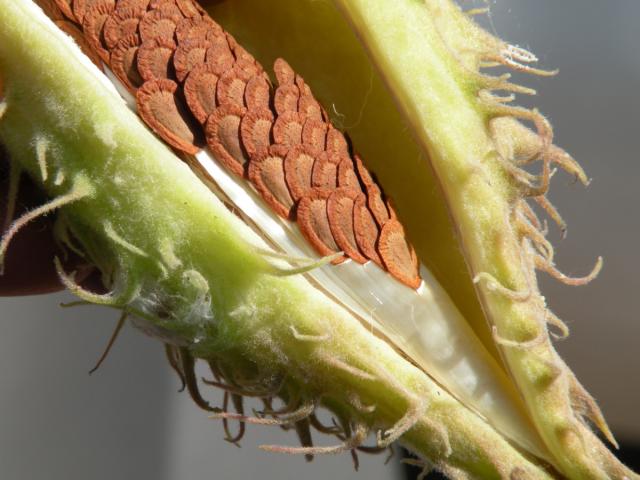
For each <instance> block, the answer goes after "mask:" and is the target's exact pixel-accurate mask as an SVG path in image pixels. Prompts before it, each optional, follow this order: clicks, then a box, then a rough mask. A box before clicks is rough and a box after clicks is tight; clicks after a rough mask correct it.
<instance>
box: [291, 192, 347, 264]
mask: <svg viewBox="0 0 640 480" xmlns="http://www.w3.org/2000/svg"><path fill="white" fill-rule="evenodd" d="M330 195H331V192H330V191H329V190H322V189H314V190H312V191H311V192H309V193H308V194H306V195H305V196H304V197H302V199H300V203H298V208H297V219H298V226H299V227H300V231H301V232H302V235H304V237H305V238H306V239H307V240H308V241H309V243H310V244H311V245H312V246H313V247H314V248H315V249H316V251H317V252H318V253H319V254H320V255H323V256H325V255H332V254H334V253H336V252H338V251H339V248H338V245H337V244H336V241H335V239H334V238H333V233H332V232H331V227H330V226H329V216H328V214H327V200H328V198H329V196H330ZM344 260H345V258H344V257H343V258H339V259H337V260H334V261H333V263H334V264H338V263H342V262H343V261H344Z"/></svg>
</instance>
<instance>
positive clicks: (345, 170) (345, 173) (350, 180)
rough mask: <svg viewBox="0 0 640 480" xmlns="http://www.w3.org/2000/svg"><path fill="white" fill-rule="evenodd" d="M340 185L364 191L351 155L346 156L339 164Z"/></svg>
mask: <svg viewBox="0 0 640 480" xmlns="http://www.w3.org/2000/svg"><path fill="white" fill-rule="evenodd" d="M338 186H339V187H340V188H348V189H350V190H356V191H358V192H362V186H361V185H360V181H359V180H358V175H357V174H356V171H355V170H354V168H353V160H351V158H350V157H344V158H343V159H342V160H341V161H340V163H339V164H338Z"/></svg>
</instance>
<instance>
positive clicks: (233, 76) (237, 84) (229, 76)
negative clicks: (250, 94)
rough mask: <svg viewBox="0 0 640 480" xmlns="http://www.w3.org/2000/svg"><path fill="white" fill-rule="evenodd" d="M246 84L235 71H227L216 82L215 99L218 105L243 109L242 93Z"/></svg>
mask: <svg viewBox="0 0 640 480" xmlns="http://www.w3.org/2000/svg"><path fill="white" fill-rule="evenodd" d="M246 87H247V82H246V81H245V80H243V79H242V78H241V77H240V74H239V72H238V71H237V70H236V69H231V70H227V71H226V72H225V73H224V74H222V76H221V77H220V80H219V81H218V87H217V92H216V98H217V100H218V104H219V105H236V106H238V107H244V106H245V105H244V92H245V89H246Z"/></svg>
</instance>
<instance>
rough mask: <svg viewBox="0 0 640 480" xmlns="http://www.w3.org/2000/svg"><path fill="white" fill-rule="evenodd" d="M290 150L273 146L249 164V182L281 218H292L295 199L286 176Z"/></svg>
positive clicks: (280, 146)
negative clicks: (286, 159)
mask: <svg viewBox="0 0 640 480" xmlns="http://www.w3.org/2000/svg"><path fill="white" fill-rule="evenodd" d="M287 152H288V149H287V148H286V147H283V146H282V145H272V146H271V148H269V150H268V151H267V152H264V153H263V154H262V155H259V156H257V157H255V158H252V159H251V161H250V162H249V180H251V183H253V185H254V187H255V188H256V190H258V192H259V193H260V195H261V196H262V198H263V199H264V201H265V202H267V203H268V204H269V206H270V207H271V208H272V209H273V210H274V211H275V212H276V213H277V214H278V215H280V216H281V217H284V218H291V215H292V208H293V199H292V198H291V194H290V193H289V188H288V187H287V182H286V180H285V176H284V159H285V157H286V156H287Z"/></svg>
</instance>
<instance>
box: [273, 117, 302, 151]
mask: <svg viewBox="0 0 640 480" xmlns="http://www.w3.org/2000/svg"><path fill="white" fill-rule="evenodd" d="M273 139H274V141H275V142H276V143H277V144H280V145H286V146H288V147H293V146H295V145H299V144H301V143H302V119H301V118H300V115H299V114H298V112H285V113H284V114H282V115H279V116H278V118H277V119H276V123H274V125H273Z"/></svg>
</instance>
